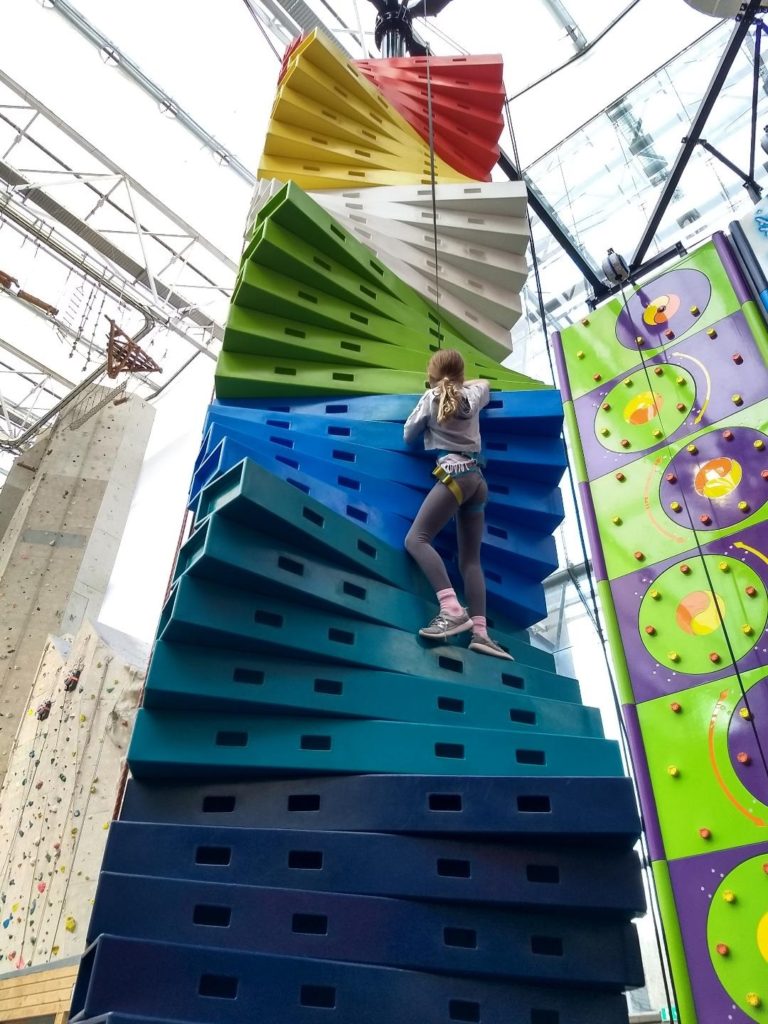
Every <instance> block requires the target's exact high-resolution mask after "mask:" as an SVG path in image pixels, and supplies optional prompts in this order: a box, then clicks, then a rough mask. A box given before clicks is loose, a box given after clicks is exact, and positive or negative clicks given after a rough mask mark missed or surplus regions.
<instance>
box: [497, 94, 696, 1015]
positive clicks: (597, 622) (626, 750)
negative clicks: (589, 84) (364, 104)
mask: <svg viewBox="0 0 768 1024" xmlns="http://www.w3.org/2000/svg"><path fill="white" fill-rule="evenodd" d="M504 109H505V112H506V118H507V129H508V131H509V136H510V140H511V142H512V151H513V154H514V157H515V161H517V162H518V164H519V156H518V151H517V140H516V138H515V132H514V129H513V127H512V118H511V116H510V111H509V102H508V101H505V103H504ZM527 218H528V232H529V236H530V240H531V242H530V244H531V262H532V264H533V274H534V280H535V282H536V293H537V297H538V306H539V317H540V320H541V329H542V332H543V334H544V347H545V351H546V354H547V360H548V362H549V370H550V374H551V376H552V383H553V384H554V385H555V386H556V385H557V380H556V375H555V366H554V360H553V358H552V350H551V347H550V344H549V337H548V335H547V311H546V309H545V307H544V296H543V291H542V287H541V273H540V268H539V260H538V255H537V253H536V243H535V241H534V237H533V224H532V222H531V214H530V210H528V211H527ZM565 456H566V469H567V473H568V482H569V487H570V492H571V499H572V501H573V507H574V513H575V518H576V527H577V531H578V535H579V545H580V547H581V554H582V560H583V563H584V569H585V572H586V576H587V582H588V583H589V593H590V599H591V610H592V614H590V608H589V606H588V605H587V599H586V596H585V595H584V594H583V593H582V591H581V587H580V586H578V584H577V583H576V580H575V579H574V576H573V574H572V573H571V572H570V571H569V572H568V575H569V576H570V577H571V580H572V582H573V584H574V588H575V590H576V593H577V594H578V597H579V600H580V601H581V603H582V605H583V606H584V608H585V610H586V612H587V615H588V617H589V618H590V620H591V621H592V622H593V624H594V627H595V631H596V633H597V636H598V639H599V641H600V646H601V649H602V654H603V660H604V662H605V668H606V673H607V676H608V682H609V686H610V690H611V696H612V699H613V706H614V712H615V714H616V718H617V721H618V725H619V736H620V747H621V751H622V755H623V758H624V763H625V766H626V767H627V768H631V771H629V772H628V774H629V776H630V778H631V780H632V785H633V787H634V792H635V800H636V803H637V807H638V812H639V817H640V823H641V834H640V845H641V848H642V850H643V857H644V860H645V864H644V865H643V866H644V869H645V870H646V871H647V872H650V864H651V859H650V851H649V848H648V843H647V839H646V835H647V830H646V827H645V817H644V814H643V808H642V804H641V802H640V799H639V791H638V785H637V779H636V772H635V766H634V759H633V757H632V748H631V745H630V742H629V735H628V733H627V727H626V724H625V722H624V718H623V716H622V713H621V703H620V701H619V695H618V687H617V685H616V679H615V677H614V674H613V669H612V667H611V662H610V658H609V655H608V644H607V641H606V638H605V633H604V632H603V626H602V622H601V618H600V611H599V606H598V603H597V593H596V591H595V584H594V578H593V573H592V569H591V563H590V560H589V553H588V551H587V543H586V538H585V535H584V529H583V527H582V523H581V516H580V515H579V505H578V500H577V489H576V482H575V478H574V472H573V466H572V464H571V458H570V455H569V454H568V449H567V447H566V449H565ZM648 889H649V892H650V893H651V895H652V896H653V894H654V893H655V887H654V885H653V880H652V879H651V880H650V882H649V886H648ZM649 906H650V911H651V920H652V923H653V931H654V938H655V940H656V949H657V952H658V958H659V966H660V968H661V977H662V982H663V986H664V995H665V997H666V1001H667V1010H668V1011H669V1014H670V1019H671V1017H672V1006H673V1004H674V1003H676V1002H677V997H676V995H675V994H674V992H675V988H674V981H673V979H672V977H671V974H670V972H669V968H668V963H669V950H668V948H667V943H666V936H665V935H664V931H663V928H662V927H661V921H660V916H659V914H658V909H657V907H656V904H655V901H654V899H653V898H652V899H650V900H649ZM665 954H666V956H665Z"/></svg>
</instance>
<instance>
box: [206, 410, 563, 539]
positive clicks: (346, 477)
mask: <svg viewBox="0 0 768 1024" xmlns="http://www.w3.org/2000/svg"><path fill="white" fill-rule="evenodd" d="M233 422H235V423H238V422H239V421H233ZM276 422H277V421H276ZM283 422H285V421H283ZM300 426H301V427H302V428H303V427H304V424H300ZM384 426H390V424H384ZM331 429H334V430H337V431H342V430H343V431H344V433H345V436H346V434H347V433H349V434H351V433H352V431H351V430H350V429H349V428H344V427H337V428H331ZM291 436H292V435H289V437H285V436H284V435H282V434H276V435H275V436H274V439H273V441H272V443H270V444H267V445H262V444H256V443H255V442H254V441H252V439H251V437H250V435H249V433H248V432H247V430H246V429H242V430H241V429H237V428H233V427H232V426H231V425H230V424H229V423H227V424H226V425H224V424H221V423H212V424H211V426H210V427H209V428H208V430H207V432H206V435H205V438H204V439H203V444H202V446H201V450H200V453H199V455H198V458H197V461H196V463H195V468H194V472H193V476H192V483H191V485H190V489H189V495H190V496H189V502H188V504H189V507H190V508H191V509H194V508H195V506H196V503H197V499H198V497H199V495H200V491H201V490H202V489H203V487H205V485H206V484H208V483H210V482H211V481H212V480H214V479H215V478H216V477H217V476H219V475H220V474H221V473H223V472H226V470H227V469H231V468H232V467H233V466H236V465H237V463H238V462H241V461H242V460H243V459H244V458H253V459H254V460H255V461H256V462H258V463H259V464H260V465H262V466H263V467H264V468H265V469H268V470H269V471H270V472H271V473H274V474H275V475H276V476H279V477H281V478H282V479H283V480H287V481H288V482H290V483H292V486H294V487H298V489H299V490H304V489H305V488H309V490H308V491H305V493H312V488H313V487H317V486H318V484H322V482H323V481H327V482H328V483H329V484H330V485H331V486H333V487H334V488H340V489H341V490H342V491H343V494H335V493H334V492H327V493H326V494H325V495H324V498H325V500H326V501H333V500H334V499H335V504H334V505H331V506H330V507H333V508H336V510H337V511H339V513H340V514H343V513H346V512H347V507H348V506H349V508H350V509H351V511H350V513H349V514H350V515H352V516H353V518H357V520H358V521H359V522H363V521H366V522H367V520H366V519H365V517H366V516H369V517H370V516H375V514H376V513H377V512H380V513H386V516H385V517H384V519H383V520H382V524H383V526H384V527H385V526H386V520H387V519H388V518H389V517H390V516H395V517H396V518H400V519H403V520H405V521H408V523H409V525H410V522H412V521H413V518H414V516H415V515H416V513H417V511H418V509H419V506H420V504H421V501H422V500H423V496H424V494H426V491H427V488H428V487H429V486H431V484H433V483H434V479H433V477H432V476H431V473H432V469H433V467H434V456H435V453H434V452H430V453H427V452H409V453H408V455H409V457H410V458H412V459H414V460H418V463H419V466H420V467H421V471H422V476H423V489H422V490H417V489H416V488H415V487H409V486H407V485H405V484H402V483H400V482H399V481H398V480H392V479H389V480H388V479H385V478H382V477H378V476H372V475H370V474H368V473H362V472H360V470H358V469H357V468H356V467H355V465H354V463H352V464H349V465H347V464H345V465H344V466H339V464H338V462H336V461H330V460H326V459H321V458H317V457H315V456H311V455H303V454H298V453H296V452H291V451H289V452H286V451H285V450H284V449H285V444H282V443H280V442H284V441H286V440H289V439H290V437H291ZM297 474H298V475H297ZM486 480H487V482H488V491H489V501H488V505H487V510H488V512H487V514H488V518H489V519H491V520H492V521H493V522H494V523H498V522H502V523H503V524H504V525H505V526H509V525H511V524H514V525H518V526H521V527H523V528H528V529H535V530H536V531H537V533H542V534H545V535H549V534H551V533H553V532H554V531H555V530H556V529H557V527H558V526H559V525H560V523H561V522H562V520H563V517H564V511H563V502H562V496H561V494H560V491H559V489H558V488H557V487H555V486H554V485H552V484H546V483H538V482H536V481H527V482H522V480H521V479H520V478H519V477H518V478H516V479H512V478H511V477H510V476H508V475H506V474H505V475H504V476H502V475H501V474H500V473H497V472H496V467H495V466H489V468H488V469H487V471H486ZM342 498H343V499H344V500H342Z"/></svg>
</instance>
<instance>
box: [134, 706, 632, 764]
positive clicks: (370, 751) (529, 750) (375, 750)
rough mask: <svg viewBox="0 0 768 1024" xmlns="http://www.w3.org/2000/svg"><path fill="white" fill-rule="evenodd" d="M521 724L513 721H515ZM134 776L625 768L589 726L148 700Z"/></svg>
mask: <svg viewBox="0 0 768 1024" xmlns="http://www.w3.org/2000/svg"><path fill="white" fill-rule="evenodd" d="M513 724H514V723H513ZM128 763H129V765H130V768H131V771H132V772H133V774H134V775H135V776H136V778H156V779H163V778H164V779H168V778H178V779H183V778H198V779H203V778H209V779H212V778H257V777H259V776H265V775H290V774H294V775H299V774H304V775H311V774H316V773H323V772H327V773H329V774H332V773H342V774H344V773H351V774H358V773H366V772H374V773H376V772H382V773H383V772H399V773H403V774H416V773H424V774H433V775H450V774H452V773H455V772H456V771H457V770H461V772H462V773H463V774H465V775H476V776H478V775H479V776H481V775H516V776H520V775H527V776H531V777H533V778H535V777H537V776H560V775H587V774H589V775H593V776H604V777H605V776H609V777H610V776H617V775H621V774H622V772H623V768H622V764H621V758H620V756H619V750H618V746H617V744H616V743H615V742H614V741H612V740H605V739H600V738H597V737H587V736H584V737H582V736H563V735H559V736H558V735H553V734H551V733H535V734H533V733H530V732H526V731H525V728H524V727H521V729H520V730H519V731H515V730H514V729H507V730H501V729H471V728H466V727H461V726H442V725H421V724H411V723H406V722H381V721H368V720H363V719H328V718H324V719H318V718H317V717H314V718H313V717H304V718H301V717H293V716H291V717H288V716H285V715H283V716H268V715H244V714H240V715H235V714H223V713H219V712H215V713H214V712H195V711H161V710H150V709H148V708H141V709H140V710H139V713H138V715H137V717H136V724H135V727H134V730H133V736H132V738H131V744H130V748H129V751H128Z"/></svg>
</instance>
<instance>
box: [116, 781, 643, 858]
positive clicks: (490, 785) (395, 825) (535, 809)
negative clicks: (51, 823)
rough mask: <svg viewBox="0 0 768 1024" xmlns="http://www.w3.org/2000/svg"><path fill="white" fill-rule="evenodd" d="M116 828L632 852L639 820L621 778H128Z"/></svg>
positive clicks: (628, 788) (631, 792)
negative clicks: (260, 831)
mask: <svg viewBox="0 0 768 1024" xmlns="http://www.w3.org/2000/svg"><path fill="white" fill-rule="evenodd" d="M120 818H121V820H122V821H154V822H168V823H173V824H177V825H183V824H190V825H192V824H195V825H211V826H226V827H236V828H287V829H313V830H315V829H317V830H323V831H326V830H327V831H339V832H346V831H355V832H394V833H411V834H413V835H441V836H453V837H455V838H468V839H479V838H482V839H494V838H499V839H504V840H510V839H512V838H515V837H517V838H525V839H530V838H540V839H553V840H556V841H558V842H584V843H586V844H587V846H588V847H589V848H590V849H594V848H595V847H596V846H598V845H599V846H600V847H602V846H607V845H609V846H615V847H622V848H627V847H630V848H631V847H632V846H634V844H635V843H636V842H637V840H638V838H639V837H640V819H639V816H638V812H637V804H636V802H635V794H634V790H633V788H632V783H631V781H630V780H629V779H628V778H625V777H622V778H612V779H601V778H589V777H584V778H574V777H567V778H545V777H541V778H537V779H534V778H526V777H518V778H503V777H496V778H470V777H468V776H465V775H458V776H456V775H455V776H445V777H442V778H434V777H433V776H431V775H422V776H417V775H410V776H409V775H362V776H352V777H350V776H345V777H343V778H333V777H322V778H312V779H280V780H264V781H250V782H227V783H205V784H201V785H195V784H191V783H187V782H177V783H163V782H152V783H145V782H140V781H138V780H136V779H129V781H128V784H127V786H126V791H125V797H124V800H123V805H122V809H121V812H120Z"/></svg>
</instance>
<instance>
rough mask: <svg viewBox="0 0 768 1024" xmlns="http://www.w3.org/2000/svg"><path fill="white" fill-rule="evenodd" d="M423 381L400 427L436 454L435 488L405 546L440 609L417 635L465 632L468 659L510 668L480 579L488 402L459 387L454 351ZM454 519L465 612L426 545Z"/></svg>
mask: <svg viewBox="0 0 768 1024" xmlns="http://www.w3.org/2000/svg"><path fill="white" fill-rule="evenodd" d="M427 375H428V377H429V390H428V391H426V392H425V393H424V394H423V395H422V397H421V398H420V399H419V402H418V404H417V405H416V408H415V409H414V410H413V412H412V413H411V415H410V416H409V417H408V419H407V420H406V421H405V425H404V427H403V436H404V438H405V441H406V443H407V444H412V443H413V442H414V441H415V440H416V439H417V438H418V437H419V436H420V435H421V434H423V435H424V447H425V448H426V449H428V450H431V449H437V466H436V467H435V469H434V470H433V475H434V476H436V477H437V480H438V482H437V483H436V484H435V486H434V487H433V488H432V490H431V491H430V492H429V494H428V495H427V496H426V498H425V499H424V502H423V504H422V506H421V508H420V509H419V511H418V513H417V515H416V518H415V520H414V522H413V525H412V526H411V528H410V530H409V531H408V535H407V536H406V538H405V547H406V550H407V551H408V553H409V555H411V557H412V558H413V559H414V560H415V561H416V563H417V564H418V566H419V568H420V569H421V570H422V572H423V573H424V575H425V576H426V577H427V580H428V581H429V583H430V585H431V586H432V587H433V588H434V590H435V594H436V596H437V599H438V601H439V602H440V610H439V612H438V613H437V615H436V616H435V617H434V619H432V621H431V622H430V623H429V625H428V626H424V627H423V628H422V629H420V630H419V635H420V636H423V637H425V638H426V639H427V640H442V639H444V638H445V637H449V636H454V635H455V634H456V633H463V632H465V631H466V630H469V629H471V630H472V637H471V639H470V642H469V649H470V650H471V651H477V652H478V653H479V654H490V655H492V656H493V657H495V658H507V659H509V660H510V661H514V659H513V657H512V655H511V654H508V653H507V651H505V650H504V649H503V648H502V647H500V646H499V645H498V644H497V643H496V642H495V640H492V639H491V637H489V636H488V628H487V621H486V617H485V577H484V576H483V570H482V567H481V565H480V544H481V542H482V539H483V528H484V525H485V503H486V500H487V498H488V485H487V484H486V482H485V478H484V477H483V473H482V470H481V468H480V464H479V462H478V459H479V455H480V448H481V441H480V410H481V409H482V408H483V407H484V406H486V405H487V404H488V399H489V398H490V391H489V388H488V382H487V381H484V380H469V381H465V380H464V360H463V359H462V358H461V355H460V354H459V353H458V352H456V351H455V350H454V349H440V350H439V351H437V352H435V354H434V355H433V356H432V358H431V359H430V361H429V365H428V366H427ZM454 516H456V536H457V540H458V549H459V551H458V553H459V571H460V572H461V578H462V580H463V581H464V595H465V597H466V601H467V608H463V607H462V606H461V605H460V604H459V601H458V598H457V597H456V591H455V590H454V589H453V587H452V586H451V582H450V580H449V579H448V573H447V571H446V568H445V565H444V563H443V560H442V558H441V557H440V555H439V554H438V553H437V551H435V549H434V548H433V547H432V541H433V540H434V539H435V537H436V536H437V534H438V533H439V532H440V531H441V530H442V529H443V527H444V526H445V525H446V524H447V523H448V521H449V520H451V519H452V518H453V517H454Z"/></svg>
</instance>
